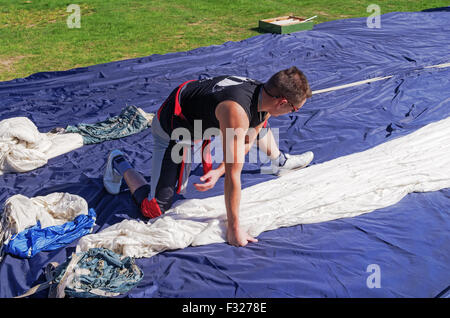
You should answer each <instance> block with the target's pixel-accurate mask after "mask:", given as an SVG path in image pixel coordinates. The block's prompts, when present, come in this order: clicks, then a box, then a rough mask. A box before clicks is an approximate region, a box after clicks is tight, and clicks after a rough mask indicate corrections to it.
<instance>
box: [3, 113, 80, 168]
mask: <svg viewBox="0 0 450 318" xmlns="http://www.w3.org/2000/svg"><path fill="white" fill-rule="evenodd" d="M81 146H83V138H82V136H81V135H79V134H51V133H40V132H39V130H38V129H37V127H36V126H35V125H34V123H33V122H32V121H31V120H30V119H28V118H26V117H14V118H8V119H4V120H2V121H0V175H2V174H4V173H6V172H26V171H31V170H33V169H36V168H39V167H41V166H43V165H45V164H46V163H47V161H48V160H49V159H51V158H54V157H56V156H59V155H61V154H64V153H66V152H69V151H72V150H75V149H77V148H79V147H81Z"/></svg>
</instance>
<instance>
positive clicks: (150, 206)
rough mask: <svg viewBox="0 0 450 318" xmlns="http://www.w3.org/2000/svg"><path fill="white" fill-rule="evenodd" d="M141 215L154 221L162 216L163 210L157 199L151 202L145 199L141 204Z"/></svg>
mask: <svg viewBox="0 0 450 318" xmlns="http://www.w3.org/2000/svg"><path fill="white" fill-rule="evenodd" d="M141 213H142V215H143V216H145V217H147V218H150V219H153V218H156V217H158V216H160V215H162V212H161V209H160V207H159V205H158V203H157V202H156V199H155V198H153V199H151V200H150V201H149V200H148V199H147V198H145V199H144V200H143V201H142V203H141Z"/></svg>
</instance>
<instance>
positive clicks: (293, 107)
mask: <svg viewBox="0 0 450 318" xmlns="http://www.w3.org/2000/svg"><path fill="white" fill-rule="evenodd" d="M263 89H264V91H265V92H266V94H267V95H269V96H270V97H272V98H284V99H285V100H286V101H287V103H288V104H289V106H291V108H292V110H291V113H295V112H296V111H297V110H298V109H297V108H295V106H294V105H292V103H291V102H290V101H288V100H287V98H286V97H283V96H274V95H272V94H270V93H269V92H268V91H267V89H266V88H265V87H264V86H263Z"/></svg>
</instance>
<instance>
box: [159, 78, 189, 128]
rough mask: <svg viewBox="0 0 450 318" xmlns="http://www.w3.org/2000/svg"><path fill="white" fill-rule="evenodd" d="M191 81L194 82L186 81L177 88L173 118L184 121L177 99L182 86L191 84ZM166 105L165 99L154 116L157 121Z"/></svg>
mask: <svg viewBox="0 0 450 318" xmlns="http://www.w3.org/2000/svg"><path fill="white" fill-rule="evenodd" d="M193 81H195V80H189V81H186V82H184V83H183V84H181V85H180V86H178V89H177V93H176V96H175V110H174V115H175V116H180V117H181V118H183V119H185V117H184V116H183V114H182V113H181V105H180V100H179V98H180V91H181V89H182V88H183V86H184V85H186V84H187V83H189V82H193ZM166 103H167V99H166V100H165V101H164V103H163V104H162V105H161V107H159V109H158V113H157V114H156V115H157V117H158V120H159V116H160V114H161V110H162V109H163V108H164V106H166Z"/></svg>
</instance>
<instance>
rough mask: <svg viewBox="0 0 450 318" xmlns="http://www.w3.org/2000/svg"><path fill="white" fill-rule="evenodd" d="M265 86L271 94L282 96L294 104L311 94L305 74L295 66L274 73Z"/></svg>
mask: <svg viewBox="0 0 450 318" xmlns="http://www.w3.org/2000/svg"><path fill="white" fill-rule="evenodd" d="M265 86H266V88H267V89H269V90H270V92H271V93H272V94H274V95H277V96H283V97H284V98H286V99H287V100H288V101H289V102H291V103H293V104H294V105H296V104H299V103H301V102H302V101H303V100H304V99H306V98H310V97H311V96H312V93H311V89H310V88H309V84H308V80H307V79H306V76H305V74H303V72H302V71H300V70H299V69H298V68H297V67H295V66H292V67H290V68H288V69H285V70H282V71H279V72H277V73H275V74H274V75H272V77H271V78H270V79H269V80H268V81H267V83H266V84H265Z"/></svg>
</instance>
